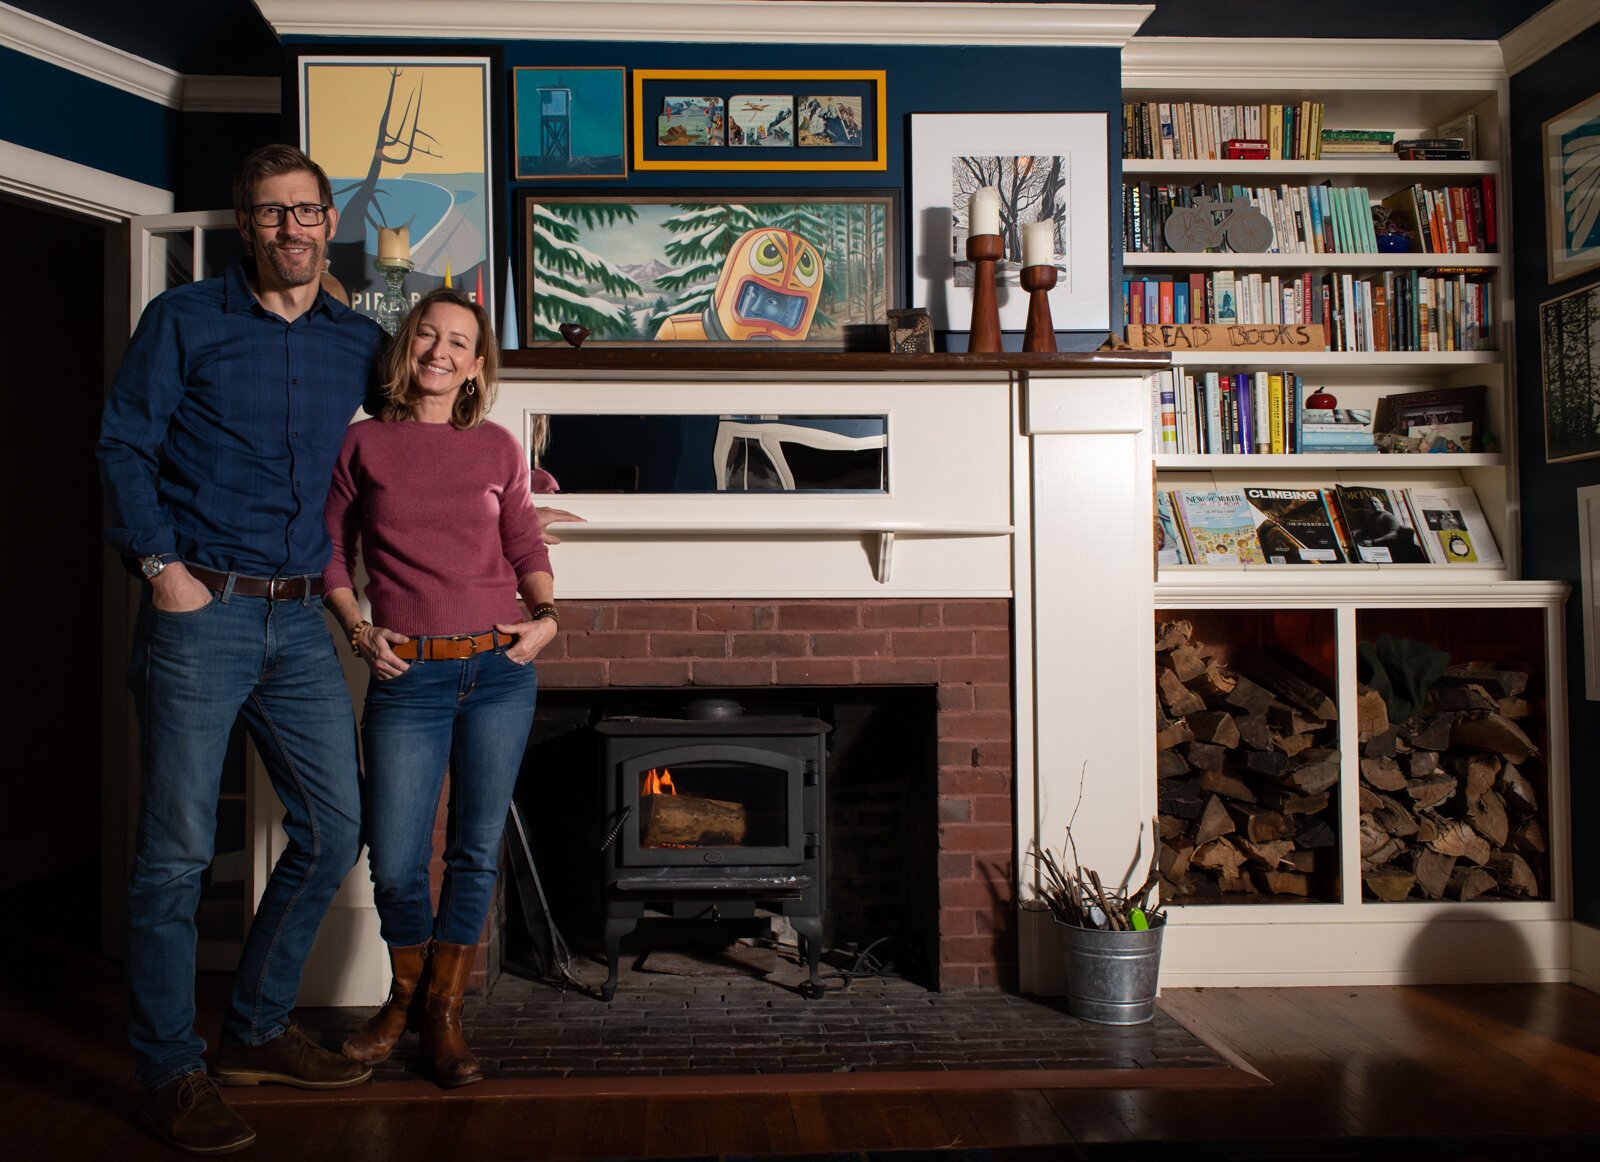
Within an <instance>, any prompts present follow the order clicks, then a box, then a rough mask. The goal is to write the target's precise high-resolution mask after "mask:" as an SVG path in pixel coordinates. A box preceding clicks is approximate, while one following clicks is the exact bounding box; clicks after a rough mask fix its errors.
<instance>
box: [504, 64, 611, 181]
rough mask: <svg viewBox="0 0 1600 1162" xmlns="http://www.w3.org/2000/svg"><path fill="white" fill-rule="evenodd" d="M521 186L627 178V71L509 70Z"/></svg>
mask: <svg viewBox="0 0 1600 1162" xmlns="http://www.w3.org/2000/svg"><path fill="white" fill-rule="evenodd" d="M512 76H513V84H514V86H515V90H516V92H515V109H516V122H517V123H516V133H515V138H516V155H517V156H516V167H515V168H516V175H517V179H518V180H519V181H527V180H533V181H540V180H543V181H561V180H570V179H574V178H576V179H578V180H581V181H592V180H594V179H596V178H625V177H627V176H628V125H627V77H626V70H625V69H622V68H609V67H581V68H517V69H513V70H512Z"/></svg>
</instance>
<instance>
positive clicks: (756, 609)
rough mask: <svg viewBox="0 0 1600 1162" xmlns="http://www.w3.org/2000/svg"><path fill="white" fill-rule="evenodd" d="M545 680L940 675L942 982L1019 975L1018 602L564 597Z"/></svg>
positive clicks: (880, 679) (727, 681)
mask: <svg viewBox="0 0 1600 1162" xmlns="http://www.w3.org/2000/svg"><path fill="white" fill-rule="evenodd" d="M538 664H539V682H540V685H541V687H542V688H544V689H546V690H599V689H614V688H641V689H643V688H665V687H697V686H698V687H716V688H738V687H752V688H766V689H776V688H780V687H785V686H836V687H841V686H932V687H935V688H936V690H937V704H938V709H937V731H938V779H939V786H938V817H939V858H938V869H939V871H938V876H939V885H938V925H939V980H938V984H939V987H941V988H946V989H948V988H966V987H972V986H976V985H992V984H1002V985H1008V986H1009V985H1014V984H1015V981H1016V933H1015V909H1014V896H1015V893H1014V888H1013V883H1014V881H1015V878H1016V877H1015V874H1014V868H1013V851H1014V849H1015V827H1014V823H1013V819H1014V807H1013V795H1012V780H1013V762H1012V708H1011V624H1010V605H1009V603H1008V602H1006V601H997V600H974V599H967V600H947V601H946V600H868V601H859V600H811V601H787V602H763V601H615V602H585V601H566V602H563V603H562V606H561V632H560V633H558V634H557V635H556V638H555V640H554V641H553V642H552V643H551V644H550V646H549V647H548V648H547V649H546V651H545V653H544V654H543V656H542V657H541V658H540V659H539V663H538Z"/></svg>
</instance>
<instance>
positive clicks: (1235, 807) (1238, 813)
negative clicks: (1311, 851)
mask: <svg viewBox="0 0 1600 1162" xmlns="http://www.w3.org/2000/svg"><path fill="white" fill-rule="evenodd" d="M1224 805H1225V806H1226V807H1227V809H1228V814H1229V815H1232V816H1233V821H1234V823H1235V824H1237V825H1238V826H1239V828H1240V829H1241V830H1242V831H1243V832H1244V834H1245V837H1246V838H1247V839H1249V840H1250V841H1251V842H1252V843H1266V842H1268V841H1270V840H1273V839H1286V838H1289V837H1291V836H1293V835H1294V833H1295V831H1296V830H1297V827H1296V825H1295V821H1294V820H1293V819H1290V818H1289V817H1288V816H1287V815H1283V814H1280V813H1279V812H1277V811H1271V810H1268V809H1267V808H1265V807H1260V806H1257V805H1256V804H1254V803H1225V804H1224Z"/></svg>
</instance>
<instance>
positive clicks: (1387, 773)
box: [1361, 758, 1406, 791]
mask: <svg viewBox="0 0 1600 1162" xmlns="http://www.w3.org/2000/svg"><path fill="white" fill-rule="evenodd" d="M1361 777H1362V778H1363V779H1365V780H1366V781H1367V782H1368V783H1371V784H1372V785H1373V786H1374V787H1376V788H1378V790H1380V791H1398V790H1400V789H1401V788H1403V787H1404V786H1405V785H1406V776H1405V772H1404V771H1402V770H1401V769H1400V764H1399V763H1398V762H1396V761H1395V760H1394V759H1392V758H1375V759H1369V758H1363V759H1362V760H1361Z"/></svg>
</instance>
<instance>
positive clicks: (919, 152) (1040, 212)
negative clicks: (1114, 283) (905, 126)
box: [911, 113, 1111, 331]
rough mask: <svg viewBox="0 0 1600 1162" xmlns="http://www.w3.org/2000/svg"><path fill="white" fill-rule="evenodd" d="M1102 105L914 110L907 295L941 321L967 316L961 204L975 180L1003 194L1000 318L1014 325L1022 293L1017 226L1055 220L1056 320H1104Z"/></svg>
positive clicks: (1018, 326)
mask: <svg viewBox="0 0 1600 1162" xmlns="http://www.w3.org/2000/svg"><path fill="white" fill-rule="evenodd" d="M1106 134H1107V124H1106V115H1105V114H1104V113H1005V114H999V113H913V114H912V115H911V193H912V213H911V231H912V235H911V244H912V253H913V254H915V255H916V256H917V260H916V274H915V277H914V279H913V283H912V305H913V306H919V307H927V308H928V309H929V311H930V312H931V314H932V316H933V324H934V326H935V327H937V328H939V329H941V330H960V329H963V328H965V327H966V326H967V324H968V322H969V321H970V320H971V318H972V268H971V264H970V263H969V262H968V261H967V259H966V240H967V206H968V202H969V201H970V199H971V197H972V195H973V193H974V192H976V191H977V190H978V189H981V188H983V187H986V186H987V187H992V188H994V189H997V190H998V191H999V194H1000V233H1001V238H1002V240H1003V242H1004V245H1005V257H1004V258H1003V259H1002V260H1001V261H1000V262H999V264H998V269H997V286H996V294H997V298H998V299H999V302H1000V325H1001V327H1003V328H1005V329H1007V330H1014V331H1020V330H1022V328H1023V326H1024V325H1025V323H1026V322H1027V315H1028V296H1027V293H1026V292H1025V291H1023V289H1022V286H1021V281H1020V272H1021V269H1022V264H1021V262H1020V259H1021V257H1022V242H1021V236H1022V227H1023V226H1025V225H1027V224H1029V223H1032V222H1041V221H1048V222H1050V223H1052V225H1053V230H1052V233H1053V236H1054V241H1055V245H1054V250H1055V267H1056V287H1055V289H1054V290H1052V291H1051V292H1050V315H1051V318H1052V320H1053V322H1054V325H1055V327H1056V328H1057V329H1058V330H1063V331H1070V330H1100V331H1103V330H1106V329H1107V328H1109V327H1110V325H1111V264H1110V220H1109V218H1108V212H1109V203H1108V194H1107V183H1108V181H1109V177H1108V170H1107V162H1106V150H1107V138H1106Z"/></svg>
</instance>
